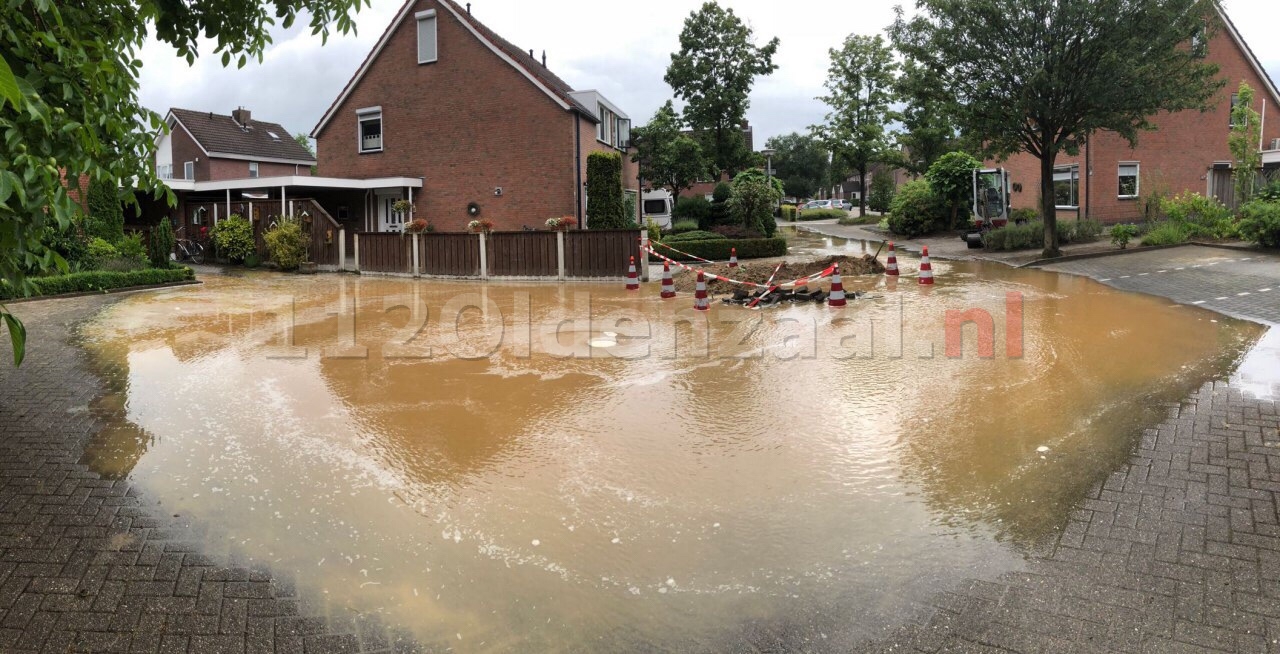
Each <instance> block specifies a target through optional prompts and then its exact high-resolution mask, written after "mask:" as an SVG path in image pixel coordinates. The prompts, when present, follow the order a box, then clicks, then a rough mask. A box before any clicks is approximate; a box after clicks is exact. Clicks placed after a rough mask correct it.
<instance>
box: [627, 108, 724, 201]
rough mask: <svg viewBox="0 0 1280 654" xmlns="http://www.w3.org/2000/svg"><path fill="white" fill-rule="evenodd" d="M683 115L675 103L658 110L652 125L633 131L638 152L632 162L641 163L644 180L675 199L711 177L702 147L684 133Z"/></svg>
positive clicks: (633, 142)
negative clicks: (668, 192)
mask: <svg viewBox="0 0 1280 654" xmlns="http://www.w3.org/2000/svg"><path fill="white" fill-rule="evenodd" d="M680 126H681V123H680V116H679V115H678V114H677V113H676V110H675V107H674V106H672V104H671V101H670V100H667V103H666V104H664V105H662V106H661V107H659V108H658V111H657V113H655V114H654V115H653V119H652V120H650V121H649V124H648V125H645V126H643V127H637V128H635V129H634V130H632V131H631V143H632V145H633V146H634V147H635V149H636V152H635V154H634V155H632V156H631V160H632V161H634V162H636V163H638V164H640V177H641V178H643V179H645V180H646V181H648V182H650V183H651V184H652V186H654V187H657V188H665V189H667V190H668V191H671V195H672V196H679V195H680V192H681V191H683V190H685V189H689V188H693V185H694V184H695V183H697V181H698V180H699V179H703V178H705V177H706V176H707V162H706V160H705V159H704V158H703V156H702V146H701V145H699V144H698V142H697V141H695V140H694V139H693V138H691V137H690V136H689V135H687V134H684V133H682V132H681V131H680Z"/></svg>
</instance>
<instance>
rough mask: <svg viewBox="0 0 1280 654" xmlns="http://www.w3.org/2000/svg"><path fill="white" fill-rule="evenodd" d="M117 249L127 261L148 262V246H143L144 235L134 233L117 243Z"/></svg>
mask: <svg viewBox="0 0 1280 654" xmlns="http://www.w3.org/2000/svg"><path fill="white" fill-rule="evenodd" d="M116 249H117V250H119V251H120V256H122V257H124V258H126V259H137V260H138V261H146V260H147V246H145V245H143V244H142V234H139V233H138V232H133V233H132V234H129V235H127V236H125V237H124V238H122V239H120V241H119V242H118V243H116Z"/></svg>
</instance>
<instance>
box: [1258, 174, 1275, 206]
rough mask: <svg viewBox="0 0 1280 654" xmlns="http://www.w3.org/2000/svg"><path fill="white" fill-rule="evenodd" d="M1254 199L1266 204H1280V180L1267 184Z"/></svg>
mask: <svg viewBox="0 0 1280 654" xmlns="http://www.w3.org/2000/svg"><path fill="white" fill-rule="evenodd" d="M1253 199H1255V200H1263V201H1265V202H1280V179H1277V180H1275V181H1274V182H1271V183H1269V184H1267V185H1266V186H1265V187H1264V188H1263V189H1262V190H1260V191H1258V193H1257V194H1256V195H1254V196H1253Z"/></svg>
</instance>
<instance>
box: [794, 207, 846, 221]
mask: <svg viewBox="0 0 1280 654" xmlns="http://www.w3.org/2000/svg"><path fill="white" fill-rule="evenodd" d="M847 215H849V212H848V211H845V210H844V209H802V210H801V211H800V220H834V219H838V218H844V217H845V216H847Z"/></svg>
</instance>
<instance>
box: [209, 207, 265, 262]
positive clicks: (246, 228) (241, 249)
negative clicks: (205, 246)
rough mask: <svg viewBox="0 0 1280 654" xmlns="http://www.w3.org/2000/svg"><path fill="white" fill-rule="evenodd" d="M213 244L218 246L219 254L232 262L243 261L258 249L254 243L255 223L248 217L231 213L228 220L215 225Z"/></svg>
mask: <svg viewBox="0 0 1280 654" xmlns="http://www.w3.org/2000/svg"><path fill="white" fill-rule="evenodd" d="M213 244H214V245H216V246H218V254H220V255H222V256H224V257H226V258H227V259H229V260H230V261H231V262H232V263H243V262H244V261H245V260H246V259H248V258H249V257H250V256H252V255H253V254H254V251H255V249H256V247H255V246H254V243H253V225H250V224H249V219H248V218H245V217H244V216H241V215H240V214H231V216H230V217H228V218H227V219H226V220H222V221H219V222H218V224H217V225H214V227H213Z"/></svg>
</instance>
